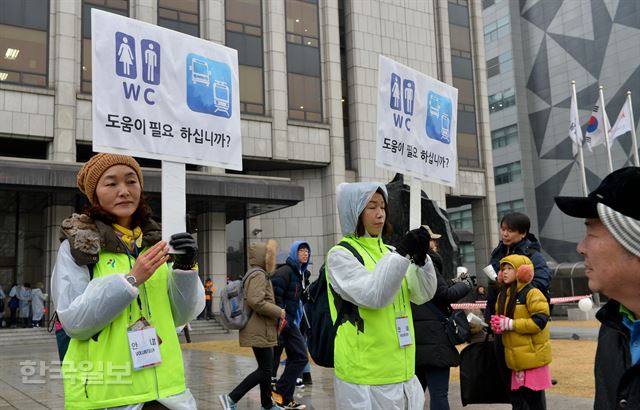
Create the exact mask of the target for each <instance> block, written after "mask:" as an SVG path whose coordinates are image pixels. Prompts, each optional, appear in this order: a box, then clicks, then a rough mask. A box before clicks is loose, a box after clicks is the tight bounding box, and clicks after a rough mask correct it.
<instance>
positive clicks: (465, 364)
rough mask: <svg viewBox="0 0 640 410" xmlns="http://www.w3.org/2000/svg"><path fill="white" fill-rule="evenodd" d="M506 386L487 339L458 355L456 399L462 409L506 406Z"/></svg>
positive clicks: (489, 341)
mask: <svg viewBox="0 0 640 410" xmlns="http://www.w3.org/2000/svg"><path fill="white" fill-rule="evenodd" d="M508 391H509V390H508V389H507V386H506V385H505V383H504V381H503V376H502V375H501V373H500V365H499V363H498V359H497V357H496V352H495V345H494V341H493V340H488V335H487V337H485V340H484V341H482V342H477V343H472V344H470V345H469V346H466V347H465V348H464V349H462V352H460V398H461V399H462V405H463V406H466V405H467V404H481V403H510V401H509V393H508Z"/></svg>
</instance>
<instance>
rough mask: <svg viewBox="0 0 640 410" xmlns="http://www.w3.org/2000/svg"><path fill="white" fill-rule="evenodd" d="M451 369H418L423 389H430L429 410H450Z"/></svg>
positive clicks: (417, 374) (417, 373)
mask: <svg viewBox="0 0 640 410" xmlns="http://www.w3.org/2000/svg"><path fill="white" fill-rule="evenodd" d="M450 370H451V369H450V368H449V367H430V366H426V367H416V376H417V377H418V380H419V381H420V384H421V385H422V388H423V389H427V388H428V389H429V409H431V410H449V373H450Z"/></svg>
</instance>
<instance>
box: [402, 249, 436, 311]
mask: <svg viewBox="0 0 640 410" xmlns="http://www.w3.org/2000/svg"><path fill="white" fill-rule="evenodd" d="M407 283H408V285H409V299H410V300H411V301H412V302H413V303H415V304H416V305H422V304H423V303H426V302H428V301H430V300H431V299H432V298H433V295H435V294H436V290H437V288H438V279H437V277H436V269H435V267H434V266H433V261H432V260H431V258H430V257H429V255H427V263H425V264H424V266H422V267H420V266H418V265H414V264H411V266H409V269H408V271H407Z"/></svg>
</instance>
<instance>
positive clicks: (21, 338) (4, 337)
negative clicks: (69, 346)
mask: <svg viewBox="0 0 640 410" xmlns="http://www.w3.org/2000/svg"><path fill="white" fill-rule="evenodd" d="M227 333H229V331H228V330H227V329H225V328H224V327H222V325H221V324H220V323H219V322H218V321H216V320H194V321H193V322H191V333H190V334H191V338H192V339H195V340H197V341H201V340H206V339H208V338H210V337H212V336H215V335H222V334H227ZM180 341H181V342H184V341H185V338H184V334H181V335H180ZM46 343H51V344H52V345H53V346H55V345H56V337H55V334H54V333H49V332H47V329H46V328H44V327H39V328H24V329H23V328H9V329H8V328H1V329H0V348H2V347H5V346H19V345H22V346H25V345H36V344H46Z"/></svg>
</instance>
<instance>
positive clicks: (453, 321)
mask: <svg viewBox="0 0 640 410" xmlns="http://www.w3.org/2000/svg"><path fill="white" fill-rule="evenodd" d="M427 306H428V307H429V308H430V309H431V310H432V311H433V312H435V314H436V315H438V319H439V320H440V321H441V322H442V324H443V325H444V331H445V333H446V334H447V337H448V338H449V341H450V342H451V344H452V345H454V346H455V345H459V344H462V343H466V342H468V341H469V338H470V337H471V326H469V321H467V316H466V315H465V314H464V311H463V310H455V311H454V312H453V313H451V316H449V317H445V315H443V314H442V312H441V311H440V309H438V307H437V306H435V305H434V304H433V303H429V302H428V303H427Z"/></svg>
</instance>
